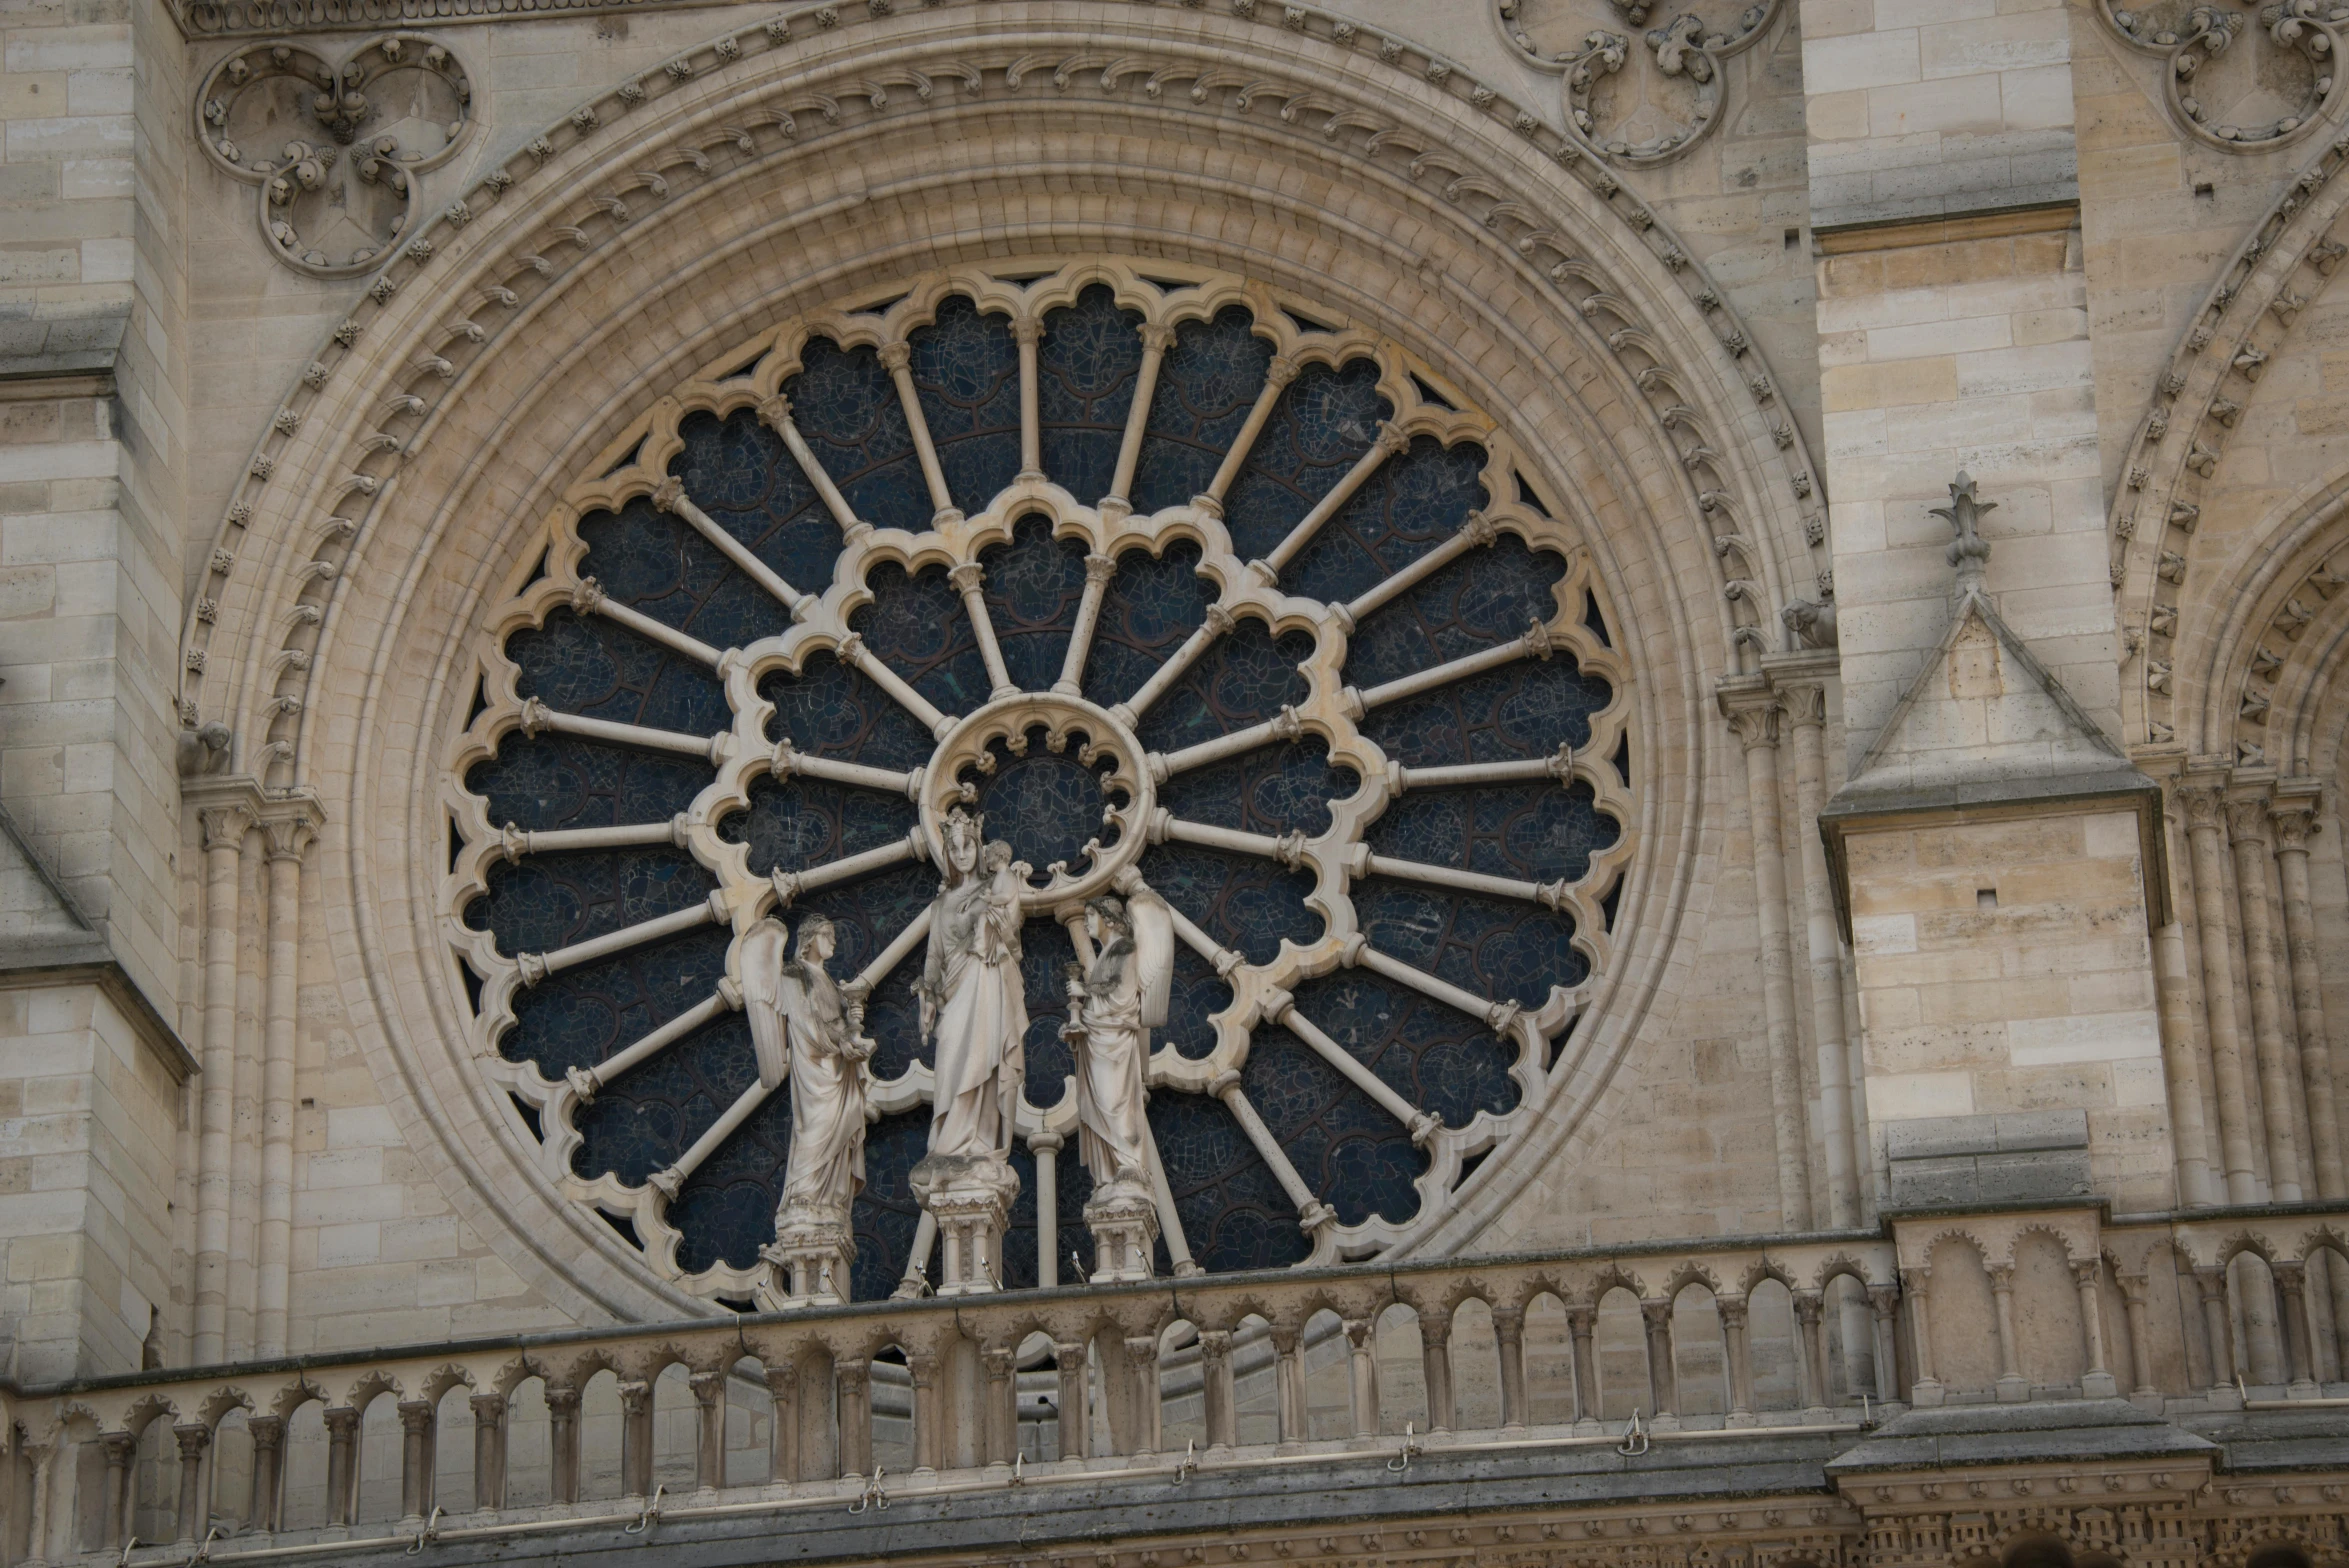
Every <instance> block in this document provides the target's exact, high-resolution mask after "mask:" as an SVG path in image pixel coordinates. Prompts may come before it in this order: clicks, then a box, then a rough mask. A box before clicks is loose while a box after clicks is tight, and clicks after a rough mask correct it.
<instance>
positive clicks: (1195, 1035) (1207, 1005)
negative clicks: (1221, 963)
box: [1150, 940, 1232, 1061]
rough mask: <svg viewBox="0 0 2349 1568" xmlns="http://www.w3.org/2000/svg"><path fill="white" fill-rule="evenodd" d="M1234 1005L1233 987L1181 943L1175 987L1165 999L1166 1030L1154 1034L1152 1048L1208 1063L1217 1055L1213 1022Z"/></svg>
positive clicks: (1206, 962)
mask: <svg viewBox="0 0 2349 1568" xmlns="http://www.w3.org/2000/svg"><path fill="white" fill-rule="evenodd" d="M1231 1005H1232V988H1231V987H1230V986H1228V985H1226V984H1224V981H1223V977H1222V976H1221V975H1219V974H1217V973H1216V972H1215V966H1214V965H1213V964H1211V963H1209V962H1208V961H1207V960H1206V959H1204V958H1202V957H1200V956H1199V955H1198V954H1197V953H1196V952H1194V951H1192V949H1191V947H1190V944H1188V943H1186V942H1182V941H1179V940H1178V941H1177V942H1176V943H1175V957H1174V984H1173V985H1172V987H1170V988H1169V990H1168V993H1167V1000H1166V1027H1165V1028H1163V1029H1158V1030H1154V1031H1152V1033H1151V1036H1150V1044H1151V1048H1152V1049H1153V1050H1156V1049H1158V1048H1159V1047H1162V1046H1170V1047H1172V1048H1173V1050H1174V1053H1175V1054H1176V1055H1177V1056H1186V1057H1189V1058H1190V1059H1191V1060H1193V1061H1204V1060H1206V1059H1207V1058H1208V1057H1210V1056H1212V1055H1214V1054H1215V1025H1214V1023H1213V1021H1212V1020H1213V1018H1214V1016H1215V1015H1216V1014H1217V1013H1220V1012H1222V1011H1223V1010H1224V1009H1225V1008H1227V1007H1229V1006H1231Z"/></svg>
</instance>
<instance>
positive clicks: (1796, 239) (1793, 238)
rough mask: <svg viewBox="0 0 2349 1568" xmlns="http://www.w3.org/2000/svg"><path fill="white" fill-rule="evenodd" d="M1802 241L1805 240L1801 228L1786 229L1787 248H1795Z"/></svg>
mask: <svg viewBox="0 0 2349 1568" xmlns="http://www.w3.org/2000/svg"><path fill="white" fill-rule="evenodd" d="M1802 242H1803V231H1802V230H1800V229H1788V230H1787V231H1786V248H1787V249H1788V250H1792V249H1794V248H1795V247H1796V246H1797V245H1800V244H1801V243H1802Z"/></svg>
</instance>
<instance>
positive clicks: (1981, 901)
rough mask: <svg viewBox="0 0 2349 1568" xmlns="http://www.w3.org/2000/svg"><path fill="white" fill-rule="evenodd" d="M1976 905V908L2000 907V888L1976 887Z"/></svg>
mask: <svg viewBox="0 0 2349 1568" xmlns="http://www.w3.org/2000/svg"><path fill="white" fill-rule="evenodd" d="M1974 907H1975V908H1976V909H1996V908H1997V907H1998V889H1996V888H1994V887H1978V888H1976V889H1974Z"/></svg>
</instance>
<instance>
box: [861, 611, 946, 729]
mask: <svg viewBox="0 0 2349 1568" xmlns="http://www.w3.org/2000/svg"><path fill="white" fill-rule="evenodd" d="M839 656H840V662H841V663H843V664H849V665H854V666H855V667H856V670H857V673H859V674H860V675H862V676H864V677H865V679H867V680H869V681H871V682H872V683H873V684H874V685H876V686H878V687H880V688H881V689H882V690H883V691H885V692H887V693H888V694H889V695H890V696H891V697H893V698H895V699H896V701H897V705H898V706H899V707H901V708H903V709H905V711H906V712H908V713H910V714H912V715H913V716H914V717H915V718H917V719H919V720H921V722H922V725H923V727H924V728H925V729H927V730H928V731H929V732H930V733H931V734H932V735H935V736H938V737H939V738H940V739H944V738H945V735H946V732H947V731H948V730H950V729H952V728H954V718H953V716H952V715H950V714H945V713H941V712H939V711H938V709H937V707H936V706H935V705H934V704H933V703H931V701H930V700H929V699H928V698H927V697H924V696H923V695H922V694H921V693H920V692H918V691H915V690H914V689H913V687H912V686H911V685H910V684H909V683H908V682H907V681H906V679H905V677H904V676H902V675H899V674H898V673H897V672H896V671H895V670H893V669H891V668H889V666H888V665H886V664H883V663H882V662H881V661H880V659H879V658H878V657H876V656H875V655H874V653H873V650H872V649H870V648H868V647H866V646H865V640H864V638H862V637H860V636H858V635H857V634H856V633H854V632H851V633H849V635H848V639H847V640H846V641H845V642H843V643H841V645H840V649H839Z"/></svg>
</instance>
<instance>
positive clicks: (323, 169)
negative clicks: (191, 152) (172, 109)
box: [196, 33, 473, 278]
mask: <svg viewBox="0 0 2349 1568" xmlns="http://www.w3.org/2000/svg"><path fill="white" fill-rule="evenodd" d="M472 123H473V84H472V81H471V79H470V78H469V77H468V76H467V75H466V73H465V68H464V67H463V66H462V65H460V64H459V63H458V62H457V57H456V56H455V55H454V54H453V53H451V52H450V50H449V48H448V46H447V45H445V44H441V43H438V42H436V41H434V40H433V39H430V38H427V37H425V36H423V35H422V34H418V33H388V34H386V35H384V36H383V37H380V38H374V39H370V40H368V41H367V42H366V43H365V44H362V45H361V46H360V47H359V48H358V49H357V50H356V51H355V52H353V53H352V54H351V55H350V56H349V57H348V58H346V59H344V60H341V61H334V60H329V59H328V58H327V57H326V56H324V55H322V54H319V53H318V52H317V51H315V50H313V49H310V48H308V47H306V46H305V45H302V44H297V43H288V42H283V41H280V42H275V43H261V44H255V45H253V46H252V47H250V48H246V49H241V50H238V51H237V52H235V53H233V54H231V55H229V56H228V57H227V58H225V59H223V60H221V61H220V62H219V63H218V64H216V65H215V66H213V67H212V69H211V71H210V72H209V73H207V74H206V76H205V78H204V85H203V89H202V90H201V91H200V92H198V93H197V95H196V140H197V141H198V142H199V143H201V144H202V146H203V148H204V152H205V154H206V156H208V157H209V158H210V159H211V160H212V162H213V164H214V166H216V167H217V168H219V169H220V170H221V171H222V172H224V173H226V174H228V175H230V176H231V177H232V178H235V179H237V180H240V181H242V182H244V183H245V184H247V185H251V186H254V187H255V188H256V196H257V198H258V212H259V218H260V223H261V236H262V239H263V241H264V242H265V243H266V244H267V245H268V247H269V251H270V254H271V255H273V256H275V257H276V258H277V259H278V260H279V261H281V262H283V263H285V264H286V265H287V266H289V267H292V268H293V269H294V270H295V271H297V272H304V273H308V274H309V275H310V276H312V277H320V278H347V277H357V276H359V275H361V274H363V273H366V272H370V271H372V270H374V269H375V268H376V267H378V266H380V265H382V263H383V261H384V258H385V256H386V254H387V253H388V252H389V251H390V250H391V248H392V247H393V246H395V245H397V244H398V243H399V241H400V239H401V237H402V236H403V235H406V234H407V233H408V232H409V231H410V230H411V229H413V228H414V227H416V226H417V214H418V206H417V204H418V201H419V200H420V199H421V192H420V190H419V184H420V182H419V180H418V176H419V175H421V174H423V173H424V172H425V171H426V170H428V169H434V168H437V167H439V166H440V165H441V164H444V163H446V162H448V160H449V159H450V158H452V157H454V156H455V155H456V153H457V149H458V148H459V147H461V146H463V145H464V142H465V137H466V135H467V133H468V132H469V131H470V130H471V129H472Z"/></svg>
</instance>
